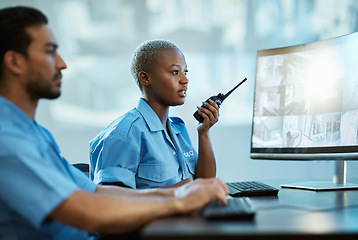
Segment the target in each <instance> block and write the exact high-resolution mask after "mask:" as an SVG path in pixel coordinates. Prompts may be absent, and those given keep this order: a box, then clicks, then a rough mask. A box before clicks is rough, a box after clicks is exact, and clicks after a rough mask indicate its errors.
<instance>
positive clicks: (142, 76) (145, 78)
mask: <svg viewBox="0 0 358 240" xmlns="http://www.w3.org/2000/svg"><path fill="white" fill-rule="evenodd" d="M138 79H139V81H140V83H141V84H142V85H144V86H149V85H150V84H151V81H150V77H149V74H148V73H146V72H143V71H141V72H139V74H138Z"/></svg>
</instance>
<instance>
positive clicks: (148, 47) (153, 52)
mask: <svg viewBox="0 0 358 240" xmlns="http://www.w3.org/2000/svg"><path fill="white" fill-rule="evenodd" d="M168 49H178V48H177V46H175V45H174V44H173V43H171V42H169V41H167V40H160V39H157V40H150V41H146V42H144V43H142V44H140V45H139V46H138V47H137V48H136V49H135V50H134V52H133V55H132V59H131V62H130V70H131V73H132V76H133V78H134V80H135V81H136V82H137V84H138V86H139V89H140V90H141V91H143V85H142V84H141V82H140V81H139V78H138V75H139V73H140V72H142V71H144V72H150V69H151V68H152V67H153V63H154V62H155V60H156V58H157V56H158V54H160V53H161V52H162V51H164V50H168Z"/></svg>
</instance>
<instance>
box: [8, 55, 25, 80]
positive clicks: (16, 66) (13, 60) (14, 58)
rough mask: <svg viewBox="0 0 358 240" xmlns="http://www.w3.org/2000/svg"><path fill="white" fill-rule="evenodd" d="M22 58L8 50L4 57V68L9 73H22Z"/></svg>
mask: <svg viewBox="0 0 358 240" xmlns="http://www.w3.org/2000/svg"><path fill="white" fill-rule="evenodd" d="M23 66H24V56H23V55H22V54H20V53H17V52H15V51H12V50H9V51H7V52H6V53H5V55H4V67H5V69H6V68H7V69H9V71H11V72H13V73H15V74H20V73H21V72H22V71H23V69H22V68H23Z"/></svg>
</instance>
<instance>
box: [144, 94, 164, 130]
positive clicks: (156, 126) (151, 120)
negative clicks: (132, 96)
mask: <svg viewBox="0 0 358 240" xmlns="http://www.w3.org/2000/svg"><path fill="white" fill-rule="evenodd" d="M137 109H138V111H139V112H140V114H142V116H143V118H144V121H145V122H146V123H147V125H148V127H149V129H150V131H153V132H155V131H161V130H163V131H164V128H163V125H162V122H161V121H160V119H159V117H158V116H157V114H156V113H155V112H154V110H153V109H152V108H151V107H150V106H149V104H148V103H147V102H146V101H145V100H144V99H143V98H140V99H139V102H138V106H137Z"/></svg>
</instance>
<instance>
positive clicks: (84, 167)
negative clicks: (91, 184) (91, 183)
mask: <svg viewBox="0 0 358 240" xmlns="http://www.w3.org/2000/svg"><path fill="white" fill-rule="evenodd" d="M72 165H73V166H74V167H76V168H78V169H79V170H81V171H82V172H83V173H84V174H86V176H87V177H88V176H89V164H88V163H74V164H72Z"/></svg>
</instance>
